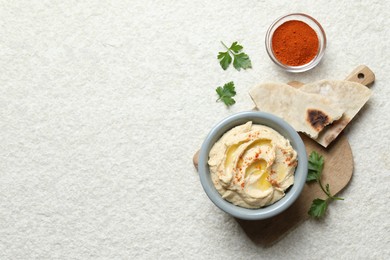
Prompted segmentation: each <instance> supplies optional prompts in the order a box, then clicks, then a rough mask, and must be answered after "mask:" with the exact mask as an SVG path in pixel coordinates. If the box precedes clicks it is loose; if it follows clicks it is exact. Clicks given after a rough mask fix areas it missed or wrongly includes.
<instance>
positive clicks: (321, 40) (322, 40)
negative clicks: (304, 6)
mask: <svg viewBox="0 0 390 260" xmlns="http://www.w3.org/2000/svg"><path fill="white" fill-rule="evenodd" d="M291 20H298V21H302V22H304V23H306V24H307V25H309V26H310V27H311V28H312V29H313V30H314V31H315V32H316V34H317V37H318V50H317V55H316V56H315V57H314V59H312V60H311V61H310V62H308V63H306V64H303V65H301V66H289V65H285V64H283V63H281V62H280V61H279V60H278V59H277V58H276V56H275V55H274V52H273V50H272V37H273V34H274V32H275V30H276V29H277V28H278V27H279V26H281V25H282V24H283V23H285V22H287V21H291ZM265 46H266V49H267V53H268V55H269V57H270V58H271V60H272V61H273V62H274V63H275V64H276V65H278V66H279V67H281V68H283V69H284V70H286V71H288V72H304V71H308V70H310V69H312V68H314V67H315V66H316V65H317V64H318V63H319V62H320V61H321V59H322V57H323V56H324V53H325V48H326V35H325V31H324V29H323V28H322V26H321V25H320V24H319V22H317V20H315V19H314V18H313V17H311V16H309V15H307V14H302V13H293V14H288V15H285V16H282V17H280V18H278V19H276V21H274V22H273V23H272V24H271V26H270V27H269V28H268V31H267V34H266V36H265Z"/></svg>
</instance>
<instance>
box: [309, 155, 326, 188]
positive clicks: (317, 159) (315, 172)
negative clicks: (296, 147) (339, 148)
mask: <svg viewBox="0 0 390 260" xmlns="http://www.w3.org/2000/svg"><path fill="white" fill-rule="evenodd" d="M308 168H309V171H308V173H307V178H306V181H315V180H319V179H321V174H322V169H323V168H324V158H323V157H322V155H319V154H318V153H317V152H316V151H313V152H311V154H310V156H309V165H308Z"/></svg>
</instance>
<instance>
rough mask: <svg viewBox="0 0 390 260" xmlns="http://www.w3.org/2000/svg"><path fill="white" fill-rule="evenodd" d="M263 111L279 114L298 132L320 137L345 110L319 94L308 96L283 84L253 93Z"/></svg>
mask: <svg viewBox="0 0 390 260" xmlns="http://www.w3.org/2000/svg"><path fill="white" fill-rule="evenodd" d="M249 95H250V96H251V98H252V100H253V102H254V103H255V104H256V107H257V108H258V109H259V110H260V111H264V112H268V113H272V114H275V115H277V116H279V117H281V118H283V119H284V120H285V121H287V122H288V123H289V124H290V125H292V126H293V127H294V128H295V130H296V131H299V132H304V133H306V134H307V135H309V136H310V137H311V138H314V139H315V138H317V136H318V134H319V133H320V132H321V130H322V129H324V127H325V126H327V125H329V124H331V123H332V122H333V121H334V120H337V119H339V118H340V117H341V116H342V114H343V112H344V111H343V110H342V109H340V108H338V107H337V106H336V105H335V104H334V103H332V101H331V100H330V99H328V98H326V97H323V96H321V95H318V94H312V93H306V92H304V91H300V90H299V89H296V88H294V87H291V86H289V85H287V84H283V83H265V84H261V85H258V86H255V87H253V88H252V89H251V90H250V91H249Z"/></svg>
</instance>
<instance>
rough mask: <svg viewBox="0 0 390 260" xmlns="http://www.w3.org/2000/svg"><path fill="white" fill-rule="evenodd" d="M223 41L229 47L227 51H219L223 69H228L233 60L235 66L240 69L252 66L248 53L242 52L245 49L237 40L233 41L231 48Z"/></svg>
mask: <svg viewBox="0 0 390 260" xmlns="http://www.w3.org/2000/svg"><path fill="white" fill-rule="evenodd" d="M221 43H222V45H223V46H224V47H225V48H226V49H227V51H226V52H219V53H218V56H217V58H218V60H219V63H220V64H221V67H222V69H224V70H226V69H227V68H228V67H229V65H230V64H231V63H232V60H233V66H234V68H235V69H236V70H238V71H239V70H241V69H244V70H245V69H249V68H252V62H251V60H250V58H249V56H248V55H247V54H246V53H244V52H241V51H242V49H243V47H242V46H241V45H239V44H238V43H237V42H233V43H232V45H231V46H230V48H229V47H227V46H226V45H225V44H224V43H223V42H221ZM231 55H233V58H232V57H231Z"/></svg>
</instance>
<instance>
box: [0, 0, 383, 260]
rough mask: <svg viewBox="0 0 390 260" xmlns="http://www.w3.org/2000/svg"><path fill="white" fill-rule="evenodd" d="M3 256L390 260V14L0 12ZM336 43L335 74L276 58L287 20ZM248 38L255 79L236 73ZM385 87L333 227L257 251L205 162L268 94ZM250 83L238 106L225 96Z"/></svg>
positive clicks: (357, 131)
mask: <svg viewBox="0 0 390 260" xmlns="http://www.w3.org/2000/svg"><path fill="white" fill-rule="evenodd" d="M0 6H1V8H0V36H1V37H0V69H1V71H0V258H1V259H56V258H62V259H73V258H74V259H97V258H99V259H159V258H161V259H200V258H203V259H236V258H237V259H260V258H264V259H270V258H273V257H275V258H288V259H320V258H321V259H322V258H329V259H356V258H360V257H361V258H364V259H374V258H375V259H389V257H390V235H389V234H390V216H389V215H390V210H389V199H390V153H389V147H390V138H389V132H390V123H389V122H390V102H389V98H390V87H389V83H390V76H389V75H390V73H389V72H390V68H389V60H390V56H389V50H388V48H389V46H390V42H389V37H390V36H389V35H390V29H389V28H390V23H389V18H390V4H389V1H379V0H376V1H337V0H333V1H299V2H298V1H216V2H214V1H159V3H158V2H155V1H148V0H143V1H128V2H124V1H122V2H120V1H97V0H96V1H89V2H88V3H81V1H6V0H4V1H1V4H0ZM291 12H304V13H307V14H309V15H312V16H313V17H315V18H316V19H318V20H319V21H320V22H321V24H322V25H323V26H324V29H325V31H326V33H327V36H328V43H329V45H328V48H327V50H326V54H325V57H324V60H323V62H322V63H321V64H320V66H318V67H317V68H315V69H314V70H312V71H309V72H307V73H303V74H298V75H296V74H288V73H285V72H282V71H281V70H279V69H278V68H276V66H275V65H273V64H272V62H271V61H270V59H269V58H268V56H267V54H266V51H265V47H264V36H265V32H266V30H267V27H268V26H269V24H270V23H271V22H272V21H273V20H274V19H276V18H277V17H278V16H281V15H284V14H287V13H291ZM220 40H223V41H225V42H226V43H231V42H232V41H235V40H238V41H240V42H241V43H242V44H243V45H244V48H245V51H246V52H247V53H248V54H249V55H250V57H251V59H252V63H253V69H252V70H248V71H241V72H237V71H234V70H233V69H229V70H227V71H223V70H222V69H221V68H220V66H219V64H218V62H217V60H216V55H217V52H218V51H219V50H221V49H222V47H221V45H220ZM359 64H366V65H368V66H369V67H370V68H371V69H372V70H373V71H374V72H375V73H376V76H377V79H376V83H375V85H374V86H373V87H372V90H373V96H372V98H371V99H370V101H369V103H368V104H367V105H366V106H365V108H364V110H363V111H361V113H360V114H359V116H358V118H356V119H355V120H354V123H353V124H352V125H351V126H349V127H348V129H347V130H346V133H347V136H348V138H349V140H350V143H351V146H352V150H353V153H354V158H355V172H354V177H353V179H352V182H351V183H350V185H349V186H348V187H347V188H346V189H345V190H344V192H342V194H341V196H343V197H345V198H346V200H345V201H343V202H335V203H332V204H331V205H330V208H329V212H328V214H327V215H326V217H325V219H324V220H322V221H314V220H310V221H306V222H305V223H303V224H302V225H300V226H299V227H297V228H296V229H295V230H294V231H292V232H291V233H289V234H288V235H287V236H286V237H285V238H284V239H283V240H281V241H279V242H278V243H277V244H275V245H274V246H272V247H269V248H263V247H261V246H259V245H256V244H254V243H253V242H252V241H251V240H249V238H248V237H247V236H246V235H245V233H244V232H243V231H242V230H241V228H240V226H239V225H238V223H237V222H236V221H235V220H234V219H233V218H231V217H229V216H228V215H226V214H224V213H223V212H221V211H220V210H218V209H217V208H216V207H215V206H214V205H213V204H212V203H211V202H210V200H209V199H208V198H207V196H206V195H205V193H204V192H203V190H202V187H201V185H200V183H199V179H198V176H197V173H196V171H195V169H194V168H193V165H192V155H193V153H194V152H195V151H196V150H197V149H198V148H199V147H200V145H201V143H202V141H203V138H204V137H205V136H206V134H207V133H208V131H209V129H210V128H211V127H212V126H213V125H214V124H215V123H217V122H218V121H219V120H221V119H222V118H224V117H225V116H228V115H231V114H232V113H235V112H239V111H243V110H249V109H250V108H251V107H252V106H253V105H252V101H251V100H250V98H249V95H248V90H249V88H250V87H251V86H253V85H254V84H257V83H261V82H264V81H270V80H272V81H281V82H286V81H290V80H300V81H303V82H310V81H313V80H317V79H323V78H333V79H343V78H344V77H345V76H346V75H348V74H349V73H350V72H351V70H352V69H353V68H355V67H356V66H357V65H359ZM230 80H233V81H234V82H235V83H236V88H237V93H238V94H237V98H236V100H237V104H235V105H234V106H233V107H232V108H231V109H226V108H225V107H224V105H223V104H221V103H216V102H215V100H216V95H215V92H214V90H215V88H216V87H217V86H219V85H222V84H224V83H226V82H228V81H230Z"/></svg>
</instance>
